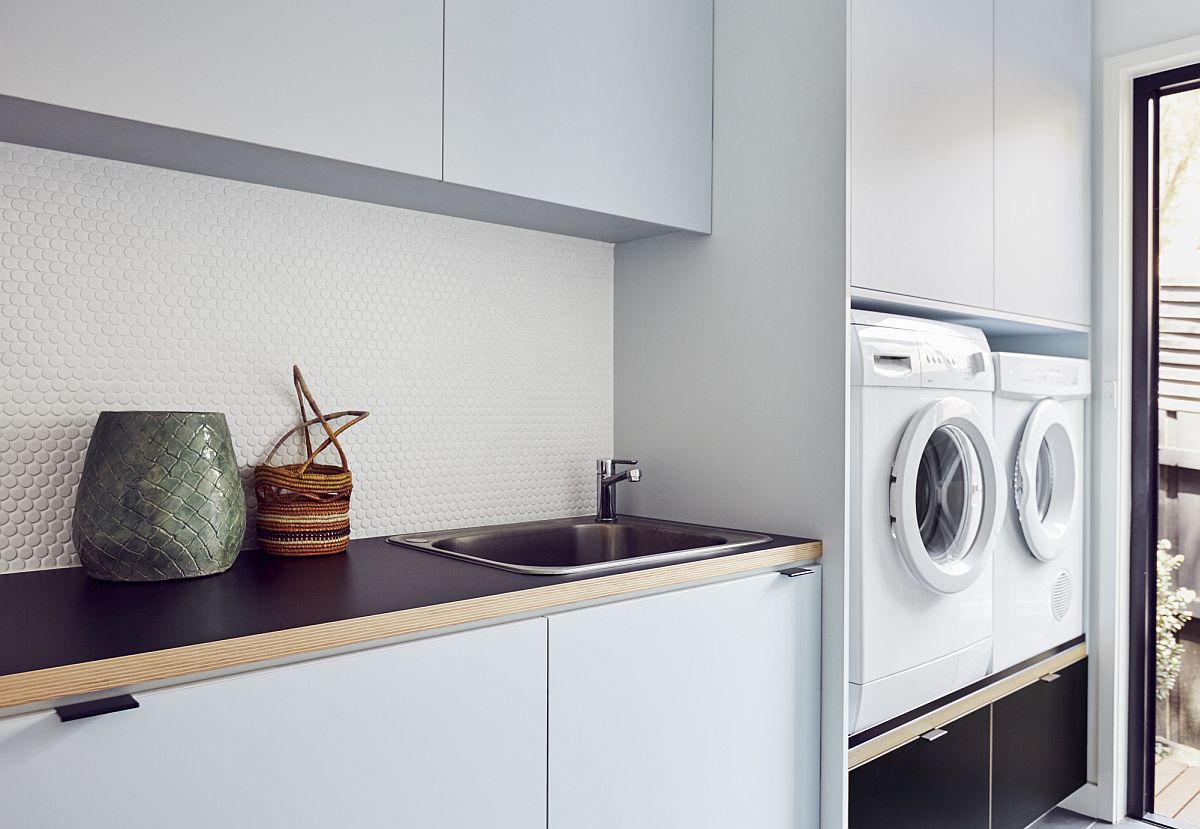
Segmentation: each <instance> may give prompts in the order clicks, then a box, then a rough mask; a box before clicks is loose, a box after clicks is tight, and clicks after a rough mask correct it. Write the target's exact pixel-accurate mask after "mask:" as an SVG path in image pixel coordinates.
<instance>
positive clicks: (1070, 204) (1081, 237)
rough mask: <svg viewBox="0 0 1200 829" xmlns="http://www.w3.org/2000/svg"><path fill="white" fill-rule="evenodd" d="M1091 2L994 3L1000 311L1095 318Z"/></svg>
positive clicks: (1083, 319)
mask: <svg viewBox="0 0 1200 829" xmlns="http://www.w3.org/2000/svg"><path fill="white" fill-rule="evenodd" d="M1091 15H1092V4H1091V3H1090V2H1089V0H1054V2H1052V3H1045V2H1039V0H996V308H997V309H999V310H1002V311H1011V312H1014V313H1019V314H1028V315H1031V316H1037V317H1047V318H1050V319H1055V320H1063V321H1067V322H1074V323H1087V322H1088V321H1089V319H1090V316H1091V315H1090V309H1089V305H1090V302H1091V299H1090V297H1091V271H1090V267H1091V266H1090V262H1091V257H1090V246H1091V238H1090V233H1091V230H1090V223H1091V183H1090V182H1091V170H1090V165H1091V154H1090V145H1091V132H1090V131H1091V107H1090V100H1091V94H1092V93H1091V71H1092V62H1091V49H1092V37H1091V33H1092V27H1091Z"/></svg>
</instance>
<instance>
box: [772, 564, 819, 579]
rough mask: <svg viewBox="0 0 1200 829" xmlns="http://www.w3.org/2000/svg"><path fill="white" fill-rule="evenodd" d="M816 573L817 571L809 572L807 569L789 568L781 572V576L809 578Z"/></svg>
mask: <svg viewBox="0 0 1200 829" xmlns="http://www.w3.org/2000/svg"><path fill="white" fill-rule="evenodd" d="M815 572H816V571H815V570H809V569H808V568H807V567H789V568H788V569H786V570H780V571H779V575H781V576H787V577H788V578H789V579H794V578H796V576H807V575H811V574H812V573H815Z"/></svg>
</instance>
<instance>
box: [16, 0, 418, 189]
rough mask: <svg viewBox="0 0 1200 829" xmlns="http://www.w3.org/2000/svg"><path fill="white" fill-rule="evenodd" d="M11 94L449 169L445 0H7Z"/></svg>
mask: <svg viewBox="0 0 1200 829" xmlns="http://www.w3.org/2000/svg"><path fill="white" fill-rule="evenodd" d="M0 13H2V15H3V17H2V19H3V25H0V93H2V94H5V95H14V96H16V97H19V98H28V99H31V100H35V101H42V102H45V103H50V104H58V105H61V106H66V107H72V108H74V109H82V110H87V111H89V112H99V113H103V114H105V115H116V116H119V117H122V118H129V119H133V120H135V121H144V122H147V123H151V124H160V125H163V126H168V127H176V128H179V129H184V130H191V131H194V132H201V133H207V134H209V135H218V136H222V137H225V138H235V139H238V140H241V141H248V142H251V143H255V144H263V145H266V146H269V147H281V148H283V149H287V150H296V151H298V152H303V153H310V154H313V155H319V156H325V157H328V158H336V159H340V160H343V161H353V162H356V163H358V164H365V165H369V166H372V167H381V168H384V169H387V170H397V171H401V172H405V173H413V174H415V175H421V176H429V177H431V178H440V176H441V162H442V159H441V140H442V132H441V118H442V3H441V0H310V2H306V3H303V4H296V3H292V2H289V0H254V2H251V3H247V2H241V0H206V2H198V3H185V2H168V3H152V2H145V0H105V2H103V3H95V2H91V0H47V2H36V1H35V0H26V1H25V2H19V1H18V0H11V2H3V3H0Z"/></svg>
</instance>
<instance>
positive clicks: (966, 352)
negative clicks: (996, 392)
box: [920, 337, 995, 391]
mask: <svg viewBox="0 0 1200 829" xmlns="http://www.w3.org/2000/svg"><path fill="white" fill-rule="evenodd" d="M920 352H921V385H922V386H927V387H930V388H939V389H984V390H987V391H990V390H991V389H992V388H993V387H994V385H995V374H994V371H993V368H992V361H991V359H990V357H991V355H989V354H988V353H987V352H986V351H984V350H982V349H981V348H980V345H979V343H977V342H974V341H972V340H967V339H961V338H958V337H938V338H937V340H936V341H935V342H924V343H921V345H920Z"/></svg>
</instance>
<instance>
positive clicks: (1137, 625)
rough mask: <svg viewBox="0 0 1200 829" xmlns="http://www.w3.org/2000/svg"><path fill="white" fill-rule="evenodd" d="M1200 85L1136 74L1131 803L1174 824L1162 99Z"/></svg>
mask: <svg viewBox="0 0 1200 829" xmlns="http://www.w3.org/2000/svg"><path fill="white" fill-rule="evenodd" d="M1197 88H1200V63H1194V64H1191V65H1188V66H1183V67H1178V68H1172V69H1167V70H1164V71H1162V72H1156V73H1154V74H1150V75H1142V76H1141V77H1138V78H1136V79H1135V80H1134V81H1133V112H1132V113H1131V115H1132V119H1133V121H1132V124H1133V134H1132V144H1131V147H1130V149H1131V159H1130V161H1131V165H1132V170H1131V174H1132V181H1131V186H1130V191H1129V195H1130V199H1131V200H1132V204H1131V211H1132V214H1131V215H1132V227H1131V231H1132V236H1131V244H1130V251H1129V253H1130V265H1131V277H1132V286H1131V288H1132V294H1131V297H1130V299H1131V320H1130V322H1131V334H1132V341H1131V343H1130V345H1131V361H1130V405H1131V409H1130V446H1129V448H1130V499H1131V506H1132V507H1133V509H1132V511H1131V514H1130V530H1129V549H1130V572H1129V585H1130V605H1129V630H1130V642H1129V750H1130V760H1129V771H1128V778H1129V782H1128V789H1129V791H1128V794H1127V798H1128V810H1129V813H1130V814H1131V815H1133V816H1134V817H1139V818H1140V817H1146V818H1147V819H1150V820H1153V821H1154V822H1159V823H1164V822H1165V825H1171V822H1170V821H1166V819H1164V818H1162V817H1161V816H1159V815H1154V814H1153V812H1154V757H1155V752H1154V744H1155V731H1156V730H1157V728H1156V727H1155V728H1152V727H1150V726H1151V724H1154V723H1156V710H1155V709H1156V707H1157V683H1156V671H1155V666H1154V664H1153V661H1152V660H1153V658H1154V657H1153V648H1152V647H1151V646H1150V642H1151V640H1152V637H1153V636H1154V626H1155V618H1156V610H1157V590H1156V585H1157V579H1156V574H1157V565H1156V560H1155V553H1154V552H1153V551H1154V550H1155V549H1156V547H1157V545H1158V537H1159V532H1158V487H1159V475H1158V333H1159V324H1158V323H1159V317H1158V312H1157V305H1158V295H1159V274H1158V265H1157V261H1158V257H1157V255H1156V253H1157V251H1158V244H1159V233H1158V222H1157V221H1156V217H1155V213H1156V209H1157V206H1158V203H1159V202H1158V200H1159V192H1158V187H1159V147H1158V142H1157V141H1156V140H1155V137H1156V133H1157V129H1158V124H1159V112H1160V107H1159V103H1160V101H1161V100H1162V98H1163V97H1164V96H1166V95H1170V94H1175V93H1179V92H1184V91H1188V90H1194V89H1197Z"/></svg>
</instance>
